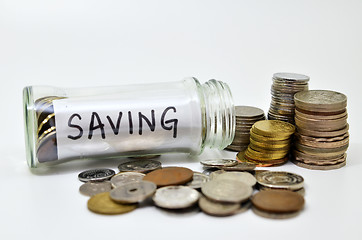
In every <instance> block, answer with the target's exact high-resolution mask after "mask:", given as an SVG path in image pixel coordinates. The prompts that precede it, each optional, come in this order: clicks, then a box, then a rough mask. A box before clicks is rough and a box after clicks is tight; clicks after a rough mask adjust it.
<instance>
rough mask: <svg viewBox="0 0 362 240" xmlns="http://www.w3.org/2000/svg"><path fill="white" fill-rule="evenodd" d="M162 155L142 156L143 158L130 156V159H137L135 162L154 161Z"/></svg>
mask: <svg viewBox="0 0 362 240" xmlns="http://www.w3.org/2000/svg"><path fill="white" fill-rule="evenodd" d="M159 157H161V155H159V154H149V155H142V156H130V157H128V158H131V159H135V160H141V159H142V160H144V159H154V158H159Z"/></svg>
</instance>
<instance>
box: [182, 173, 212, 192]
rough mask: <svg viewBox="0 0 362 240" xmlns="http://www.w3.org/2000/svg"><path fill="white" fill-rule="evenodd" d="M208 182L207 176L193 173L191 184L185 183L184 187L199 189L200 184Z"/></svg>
mask: <svg viewBox="0 0 362 240" xmlns="http://www.w3.org/2000/svg"><path fill="white" fill-rule="evenodd" d="M207 181H209V176H207V175H206V174H203V173H200V172H194V176H193V178H192V181H191V182H188V183H186V186H188V187H190V188H193V189H200V188H201V187H202V184H204V183H205V182H207Z"/></svg>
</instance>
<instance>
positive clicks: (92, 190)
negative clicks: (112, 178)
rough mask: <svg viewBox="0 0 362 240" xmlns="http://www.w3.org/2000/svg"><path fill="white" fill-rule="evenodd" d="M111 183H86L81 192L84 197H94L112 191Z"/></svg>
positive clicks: (80, 188) (81, 187)
mask: <svg viewBox="0 0 362 240" xmlns="http://www.w3.org/2000/svg"><path fill="white" fill-rule="evenodd" d="M111 189H112V187H111V183H110V182H109V181H104V182H86V183H84V184H82V185H81V186H80V187H79V192H80V193H81V194H83V195H86V196H89V197H92V196H94V195H96V194H98V193H102V192H109V191H111Z"/></svg>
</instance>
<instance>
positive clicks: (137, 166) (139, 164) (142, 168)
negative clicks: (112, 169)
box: [118, 159, 161, 173]
mask: <svg viewBox="0 0 362 240" xmlns="http://www.w3.org/2000/svg"><path fill="white" fill-rule="evenodd" d="M159 168H161V162H159V161H155V160H150V159H144V160H136V161H129V162H125V163H121V164H120V165H118V169H119V171H120V172H140V173H147V172H150V171H153V170H155V169H159Z"/></svg>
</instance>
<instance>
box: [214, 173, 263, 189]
mask: <svg viewBox="0 0 362 240" xmlns="http://www.w3.org/2000/svg"><path fill="white" fill-rule="evenodd" d="M214 179H215V180H232V181H239V182H243V183H245V184H247V185H248V186H251V187H252V186H254V185H255V184H256V179H255V177H254V176H253V175H252V174H250V173H248V172H223V173H221V174H218V175H215V177H214V178H213V180H214Z"/></svg>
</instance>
